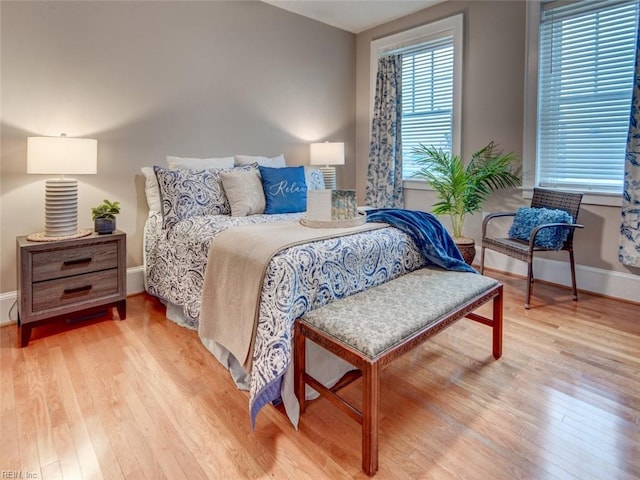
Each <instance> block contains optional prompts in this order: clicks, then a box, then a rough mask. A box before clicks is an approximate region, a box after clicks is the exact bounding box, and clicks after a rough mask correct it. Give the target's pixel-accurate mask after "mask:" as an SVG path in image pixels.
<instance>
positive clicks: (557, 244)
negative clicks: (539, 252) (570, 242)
mask: <svg viewBox="0 0 640 480" xmlns="http://www.w3.org/2000/svg"><path fill="white" fill-rule="evenodd" d="M545 223H573V218H572V217H571V215H569V214H568V213H567V212H565V211H564V210H553V209H549V208H529V207H522V208H519V209H518V211H517V212H516V216H515V217H514V219H513V224H512V225H511V228H510V229H509V238H515V239H518V240H524V241H525V242H528V241H529V237H530V236H531V230H533V229H534V228H536V227H537V226H538V225H543V224H545ZM568 236H569V229H568V228H562V227H554V228H543V229H542V230H540V231H539V232H538V234H537V235H536V240H535V245H536V246H538V247H542V248H550V249H552V250H560V249H561V248H562V246H563V245H564V242H565V241H566V240H567V237H568Z"/></svg>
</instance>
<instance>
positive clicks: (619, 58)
mask: <svg viewBox="0 0 640 480" xmlns="http://www.w3.org/2000/svg"><path fill="white" fill-rule="evenodd" d="M539 8H540V10H539V39H538V42H539V57H538V86H537V90H538V99H537V104H538V108H537V121H536V126H537V128H536V131H537V142H536V155H535V159H536V164H535V175H536V178H535V183H536V184H537V185H540V186H544V187H558V188H565V189H576V190H581V191H585V192H591V193H610V194H620V193H621V192H622V182H623V176H624V157H625V147H626V141H627V131H628V127H629V111H630V105H631V92H632V86H633V76H634V61H635V37H636V22H637V20H636V19H637V15H638V2H637V1H635V0H631V1H630V0H587V1H582V2H564V1H549V2H542V3H541V4H539Z"/></svg>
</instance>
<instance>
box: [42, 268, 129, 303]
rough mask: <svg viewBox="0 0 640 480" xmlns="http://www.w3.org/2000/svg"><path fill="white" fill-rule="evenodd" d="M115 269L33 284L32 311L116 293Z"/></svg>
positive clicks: (116, 276) (116, 278) (116, 277)
mask: <svg viewBox="0 0 640 480" xmlns="http://www.w3.org/2000/svg"><path fill="white" fill-rule="evenodd" d="M117 273H118V271H117V269H111V270H104V271H101V272H95V273H87V274H84V275H78V276H77V277H73V278H60V279H57V280H49V281H46V282H39V283H34V284H33V306H32V307H33V312H34V313H36V312H39V311H43V310H48V309H51V308H56V307H61V306H65V305H69V304H81V303H83V302H87V301H90V300H97V299H99V298H102V297H106V296H108V295H117V294H118V275H117Z"/></svg>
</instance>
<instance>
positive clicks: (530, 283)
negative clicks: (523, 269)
mask: <svg viewBox="0 0 640 480" xmlns="http://www.w3.org/2000/svg"><path fill="white" fill-rule="evenodd" d="M532 289H533V259H532V258H530V259H529V261H528V262H527V290H526V300H525V302H524V308H526V309H527V310H529V307H530V306H531V290H532Z"/></svg>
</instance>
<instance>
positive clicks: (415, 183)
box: [402, 180, 433, 191]
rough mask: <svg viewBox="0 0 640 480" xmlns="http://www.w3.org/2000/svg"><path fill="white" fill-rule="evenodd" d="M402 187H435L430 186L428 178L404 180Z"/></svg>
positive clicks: (428, 188) (408, 188) (416, 188)
mask: <svg viewBox="0 0 640 480" xmlns="http://www.w3.org/2000/svg"><path fill="white" fill-rule="evenodd" d="M402 188H406V189H407V190H431V191H433V188H431V187H430V186H429V184H428V183H427V182H426V180H403V181H402Z"/></svg>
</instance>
